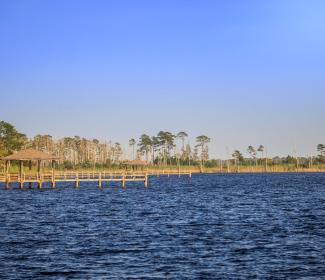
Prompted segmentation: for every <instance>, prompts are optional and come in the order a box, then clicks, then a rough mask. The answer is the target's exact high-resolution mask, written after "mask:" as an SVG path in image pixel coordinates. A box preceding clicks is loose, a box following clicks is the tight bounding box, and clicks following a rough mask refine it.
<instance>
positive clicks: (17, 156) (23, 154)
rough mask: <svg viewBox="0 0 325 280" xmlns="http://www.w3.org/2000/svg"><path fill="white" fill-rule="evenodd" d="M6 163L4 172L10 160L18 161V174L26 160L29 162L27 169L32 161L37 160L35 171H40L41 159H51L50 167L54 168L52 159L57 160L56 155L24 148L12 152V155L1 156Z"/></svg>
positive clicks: (20, 172)
mask: <svg viewBox="0 0 325 280" xmlns="http://www.w3.org/2000/svg"><path fill="white" fill-rule="evenodd" d="M1 159H2V160H4V161H5V163H6V172H8V167H9V163H10V161H12V160H16V161H19V174H20V175H21V174H22V172H23V171H22V170H23V162H24V161H28V162H29V169H31V166H32V161H37V172H38V173H39V172H40V167H41V162H42V161H52V169H53V168H54V161H55V160H58V159H59V158H58V157H55V156H52V155H50V154H47V153H44V152H41V151H37V150H33V149H26V150H21V151H19V152H17V153H14V154H12V155H9V156H6V157H3V158H1Z"/></svg>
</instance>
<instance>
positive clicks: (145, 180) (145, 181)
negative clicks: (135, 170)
mask: <svg viewBox="0 0 325 280" xmlns="http://www.w3.org/2000/svg"><path fill="white" fill-rule="evenodd" d="M144 187H145V188H147V187H148V173H146V175H145V177H144Z"/></svg>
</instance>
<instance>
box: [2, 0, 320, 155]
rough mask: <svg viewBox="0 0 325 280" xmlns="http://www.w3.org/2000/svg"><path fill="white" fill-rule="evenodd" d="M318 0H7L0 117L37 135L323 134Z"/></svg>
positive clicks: (255, 138)
mask: <svg viewBox="0 0 325 280" xmlns="http://www.w3.org/2000/svg"><path fill="white" fill-rule="evenodd" d="M324 12H325V2H323V1H308V2H307V1H269V2H267V3H266V2H261V1H245V2H242V1H231V3H230V1H204V2H200V3H199V2H196V1H161V2H156V1H155V2H153V1H136V2H133V1H51V2H50V1H7V2H5V1H2V2H1V3H0V36H1V38H2V43H1V44H0V61H1V64H0V95H1V105H2V106H1V110H0V120H4V121H7V122H10V123H12V124H13V125H14V126H15V127H16V128H17V129H18V130H19V131H21V132H24V133H26V134H27V136H29V137H32V136H35V135H36V134H50V135H52V136H53V137H54V138H56V139H57V138H60V137H64V136H75V135H78V136H81V137H86V138H97V139H99V140H102V141H103V140H107V141H108V140H111V141H114V142H120V143H121V144H122V145H123V147H124V149H125V150H126V148H127V142H128V140H129V139H130V138H135V139H137V138H138V137H139V136H140V135H141V134H142V133H146V134H148V135H155V134H157V133H158V132H159V131H160V130H168V131H171V132H173V133H178V132H179V131H186V132H187V133H188V134H189V135H190V143H191V144H194V142H195V137H196V136H198V135H201V134H205V135H207V136H209V137H210V138H211V143H210V145H209V147H210V157H211V158H225V157H226V147H229V151H230V153H231V152H232V151H233V150H235V149H239V150H240V151H242V152H243V153H245V154H246V149H247V147H248V145H253V146H255V147H256V146H258V145H260V144H263V145H264V146H265V147H266V148H267V150H268V154H269V155H270V156H275V155H280V156H285V155H288V154H292V153H293V150H296V153H297V154H298V155H301V156H307V155H315V154H316V145H317V144H319V143H324V142H325V132H324V124H323V122H324V119H325V110H324V104H325V94H324V90H325V86H324V81H323V80H324V77H323V76H324V73H325V71H324V70H325V69H324V68H325V39H324V36H323V34H324V31H325V19H324V17H323V15H324Z"/></svg>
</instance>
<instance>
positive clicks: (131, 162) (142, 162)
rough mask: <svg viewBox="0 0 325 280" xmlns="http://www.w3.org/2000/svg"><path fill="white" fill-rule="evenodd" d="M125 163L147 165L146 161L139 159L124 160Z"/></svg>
mask: <svg viewBox="0 0 325 280" xmlns="http://www.w3.org/2000/svg"><path fill="white" fill-rule="evenodd" d="M124 164H126V165H147V164H148V163H147V162H146V161H144V160H141V159H134V160H129V161H126V162H124Z"/></svg>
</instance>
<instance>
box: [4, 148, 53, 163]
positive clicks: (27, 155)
mask: <svg viewBox="0 0 325 280" xmlns="http://www.w3.org/2000/svg"><path fill="white" fill-rule="evenodd" d="M2 159H3V160H5V161H7V160H18V161H28V160H58V159H59V158H58V157H55V156H52V155H50V154H47V153H44V152H41V151H37V150H33V149H27V150H21V151H19V152H17V153H14V154H12V155H10V156H6V157H3V158H2Z"/></svg>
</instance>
